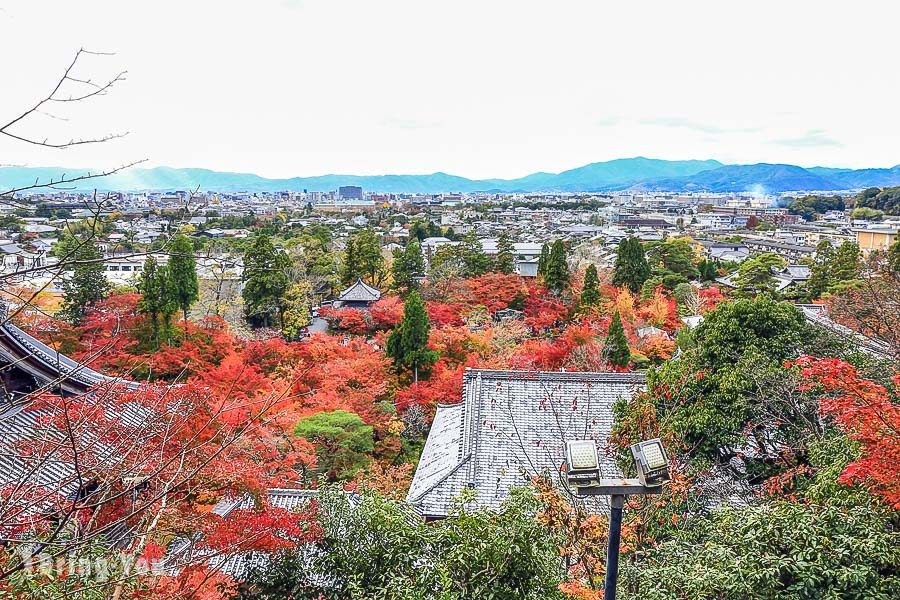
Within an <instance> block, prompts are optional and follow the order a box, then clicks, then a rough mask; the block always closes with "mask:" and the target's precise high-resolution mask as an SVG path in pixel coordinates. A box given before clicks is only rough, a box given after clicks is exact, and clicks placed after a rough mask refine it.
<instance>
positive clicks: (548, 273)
mask: <svg viewBox="0 0 900 600" xmlns="http://www.w3.org/2000/svg"><path fill="white" fill-rule="evenodd" d="M544 284H545V285H546V286H547V289H549V290H552V291H554V292H556V293H557V294H558V293H561V292H562V291H563V290H565V289H566V287H568V285H569V263H568V260H567V257H566V246H565V244H563V241H562V240H556V241H555V242H553V245H552V246H551V247H550V254H549V255H548V256H547V263H546V265H545V267H544Z"/></svg>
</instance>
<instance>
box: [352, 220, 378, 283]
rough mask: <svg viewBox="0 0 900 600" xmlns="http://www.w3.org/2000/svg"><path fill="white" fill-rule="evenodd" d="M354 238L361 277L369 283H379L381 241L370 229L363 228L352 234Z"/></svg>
mask: <svg viewBox="0 0 900 600" xmlns="http://www.w3.org/2000/svg"><path fill="white" fill-rule="evenodd" d="M354 237H355V238H356V260H357V261H358V263H359V270H360V272H361V274H362V278H363V279H364V280H365V281H366V282H367V283H369V284H370V285H375V286H377V285H379V284H380V283H381V278H382V276H383V271H384V255H383V254H382V253H381V242H379V241H378V236H377V235H375V232H374V231H372V230H371V229H364V230H363V231H360V232H359V233H357V234H356V236H354Z"/></svg>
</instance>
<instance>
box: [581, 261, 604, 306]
mask: <svg viewBox="0 0 900 600" xmlns="http://www.w3.org/2000/svg"><path fill="white" fill-rule="evenodd" d="M599 285H600V280H599V278H598V277H597V267H595V266H594V264H593V263H591V264H589V265H588V268H587V270H586V271H585V272H584V285H583V286H582V288H581V297H580V298H579V299H578V308H579V309H580V310H581V311H582V312H588V311H590V309H592V308H593V307H595V306H597V304H598V303H599V302H600V288H599Z"/></svg>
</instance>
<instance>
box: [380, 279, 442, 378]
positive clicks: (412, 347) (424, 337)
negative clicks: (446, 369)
mask: <svg viewBox="0 0 900 600" xmlns="http://www.w3.org/2000/svg"><path fill="white" fill-rule="evenodd" d="M430 329H431V324H430V323H429V322H428V312H427V311H426V310H425V303H424V302H423V301H422V297H421V296H420V295H419V293H418V292H417V291H415V290H413V291H412V292H410V293H409V296H407V298H406V303H405V304H404V305H403V320H402V321H400V324H399V325H397V327H396V328H395V329H394V331H392V332H391V335H390V336H388V341H387V354H388V356H390V357H391V358H393V359H394V365H395V366H396V367H397V369H398V370H406V371H412V373H413V378H414V381H418V380H419V372H420V371H421V372H423V373H425V374H427V372H428V370H429V369H430V368H431V365H433V364H434V363H435V361H436V360H437V353H436V352H434V351H433V350H429V349H428V333H429V331H430Z"/></svg>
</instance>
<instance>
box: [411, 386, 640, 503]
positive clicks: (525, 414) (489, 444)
mask: <svg viewBox="0 0 900 600" xmlns="http://www.w3.org/2000/svg"><path fill="white" fill-rule="evenodd" d="M643 384H644V377H643V375H642V374H638V373H573V372H529V371H490V370H479V369H468V370H467V371H466V375H465V379H464V382H463V401H462V402H461V403H460V404H454V405H443V406H439V407H438V411H437V414H436V415H435V419H434V423H433V424H432V428H431V432H430V433H429V435H428V440H427V442H426V444H425V448H424V450H423V452H422V457H421V459H420V461H419V466H418V468H417V469H416V473H415V476H414V478H413V482H412V485H411V486H410V489H409V493H408V495H407V501H408V502H410V504H412V505H413V506H414V507H415V509H416V510H417V511H418V512H420V513H421V514H423V515H425V516H431V517H441V516H446V515H447V514H449V512H450V510H451V508H452V504H453V500H454V499H455V498H457V497H458V496H459V495H460V492H462V491H463V490H464V489H465V488H471V489H473V490H474V491H475V493H476V498H475V500H474V503H475V504H477V505H479V506H485V507H490V508H499V506H500V504H501V503H502V502H503V500H505V499H506V498H507V496H508V495H509V490H510V488H512V487H515V486H520V485H523V484H524V483H526V481H527V480H528V478H529V477H531V476H533V475H538V474H541V473H543V472H546V473H547V474H548V475H550V476H551V477H553V478H554V479H556V480H558V475H559V468H560V466H561V465H562V463H563V462H564V460H565V459H564V456H565V441H566V440H571V439H594V440H597V443H598V446H600V448H601V450H602V449H603V447H604V446H605V444H606V440H607V438H608V437H609V433H610V431H611V429H612V422H613V404H614V403H615V401H616V400H618V399H619V398H630V397H631V396H632V395H633V394H634V393H635V392H636V391H638V390H639V389H642V388H643ZM601 454H602V453H601ZM601 469H602V472H603V475H604V476H605V477H615V476H617V475H619V471H618V468H617V467H616V465H615V461H614V459H613V458H612V457H607V456H601Z"/></svg>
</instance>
